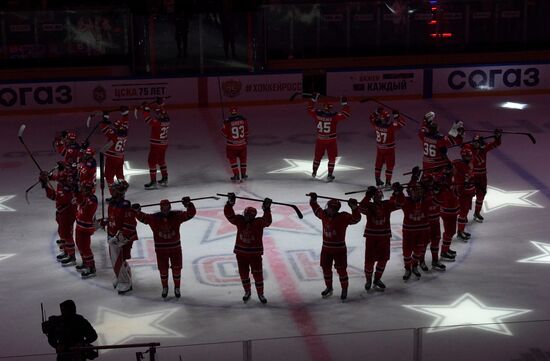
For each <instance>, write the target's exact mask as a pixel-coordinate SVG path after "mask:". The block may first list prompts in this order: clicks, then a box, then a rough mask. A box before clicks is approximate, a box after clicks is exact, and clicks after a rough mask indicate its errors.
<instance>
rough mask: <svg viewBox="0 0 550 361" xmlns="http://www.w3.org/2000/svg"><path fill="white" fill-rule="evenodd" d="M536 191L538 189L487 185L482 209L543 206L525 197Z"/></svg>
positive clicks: (493, 209) (491, 210)
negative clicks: (517, 188)
mask: <svg viewBox="0 0 550 361" xmlns="http://www.w3.org/2000/svg"><path fill="white" fill-rule="evenodd" d="M537 192H538V190H526V191H506V190H504V189H500V188H496V187H492V186H489V187H487V195H486V196H485V201H484V202H483V210H484V211H485V212H486V213H490V212H493V211H496V210H497V209H501V208H505V207H530V208H544V207H543V206H541V205H540V204H537V203H535V202H533V201H531V200H529V199H527V198H528V197H530V196H532V195H533V194H535V193H537Z"/></svg>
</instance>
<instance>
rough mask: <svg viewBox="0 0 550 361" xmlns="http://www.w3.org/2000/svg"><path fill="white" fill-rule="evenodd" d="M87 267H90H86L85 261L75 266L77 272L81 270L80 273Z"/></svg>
mask: <svg viewBox="0 0 550 361" xmlns="http://www.w3.org/2000/svg"><path fill="white" fill-rule="evenodd" d="M87 268H88V267H86V266H85V265H84V263H82V264H77V265H76V266H75V269H76V271H77V272H80V273H82V272H84V271H86V269H87Z"/></svg>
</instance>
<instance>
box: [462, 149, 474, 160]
mask: <svg viewBox="0 0 550 361" xmlns="http://www.w3.org/2000/svg"><path fill="white" fill-rule="evenodd" d="M460 156H461V157H462V159H464V160H470V159H472V150H471V149H470V148H469V147H463V148H462V149H461V150H460Z"/></svg>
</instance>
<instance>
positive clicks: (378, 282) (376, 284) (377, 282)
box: [374, 280, 386, 291]
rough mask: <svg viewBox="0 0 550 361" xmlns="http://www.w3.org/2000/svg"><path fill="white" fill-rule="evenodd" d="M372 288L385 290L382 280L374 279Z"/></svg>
mask: <svg viewBox="0 0 550 361" xmlns="http://www.w3.org/2000/svg"><path fill="white" fill-rule="evenodd" d="M374 289H375V290H377V291H385V290H386V285H385V284H384V282H382V280H374Z"/></svg>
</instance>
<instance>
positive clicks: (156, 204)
mask: <svg viewBox="0 0 550 361" xmlns="http://www.w3.org/2000/svg"><path fill="white" fill-rule="evenodd" d="M203 199H215V200H219V199H220V197H214V196H210V197H199V198H191V199H190V201H191V202H193V201H201V200H203ZM180 202H181V199H180V200H177V201H170V204H173V203H180ZM153 206H160V203H150V204H144V205H142V206H141V208H145V207H153Z"/></svg>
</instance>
